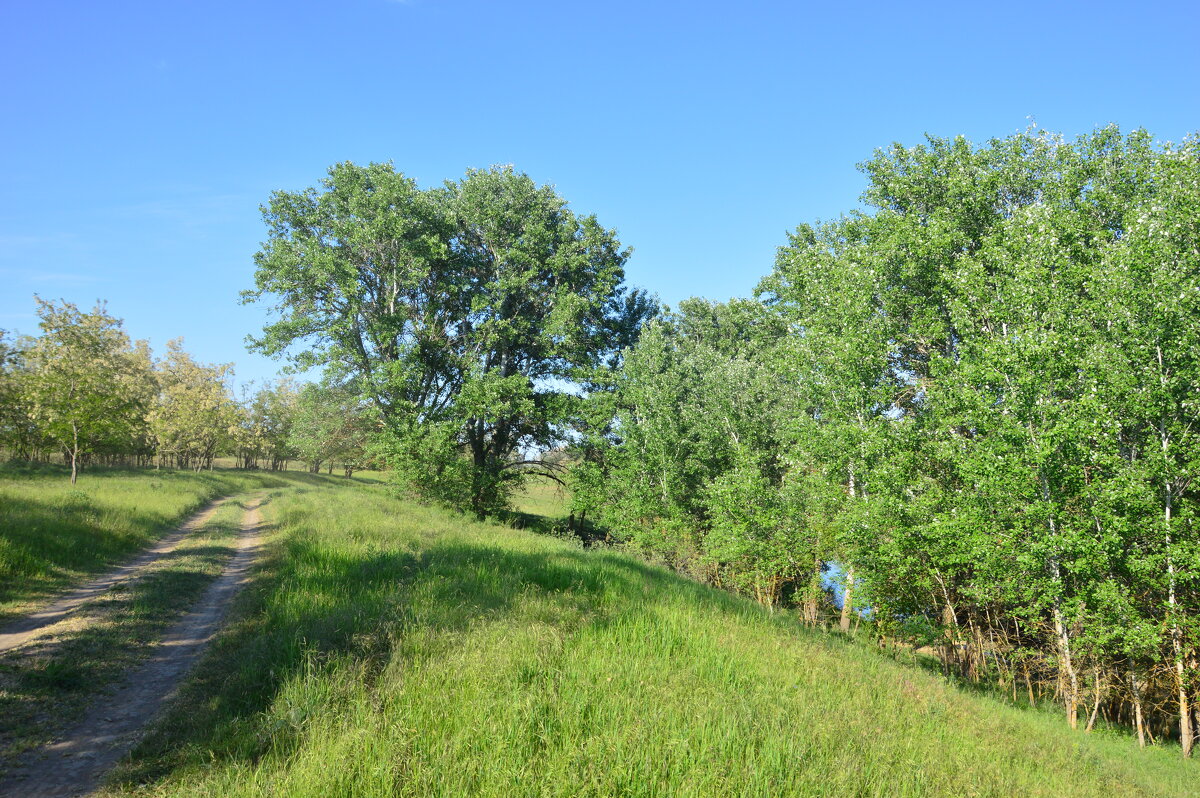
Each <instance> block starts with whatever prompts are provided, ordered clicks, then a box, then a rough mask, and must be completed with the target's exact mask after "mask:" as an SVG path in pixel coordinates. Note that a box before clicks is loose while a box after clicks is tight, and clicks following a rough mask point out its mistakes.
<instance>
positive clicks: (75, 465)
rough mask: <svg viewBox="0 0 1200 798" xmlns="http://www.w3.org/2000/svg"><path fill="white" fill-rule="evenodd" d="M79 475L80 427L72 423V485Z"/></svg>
mask: <svg viewBox="0 0 1200 798" xmlns="http://www.w3.org/2000/svg"><path fill="white" fill-rule="evenodd" d="M78 474H79V426H78V425H77V424H76V423H75V422H74V421H72V422H71V484H72V485H74V484H75V479H76V477H77V476H78Z"/></svg>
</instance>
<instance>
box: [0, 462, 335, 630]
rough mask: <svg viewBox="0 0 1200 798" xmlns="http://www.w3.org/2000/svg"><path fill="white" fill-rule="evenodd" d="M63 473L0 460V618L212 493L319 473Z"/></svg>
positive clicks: (107, 561) (136, 545)
mask: <svg viewBox="0 0 1200 798" xmlns="http://www.w3.org/2000/svg"><path fill="white" fill-rule="evenodd" d="M66 473H67V472H66V471H65V470H64V469H62V468H61V467H54V466H48V467H47V466H43V467H27V466H24V467H23V466H4V467H0V621H2V620H3V618H4V617H6V616H11V615H13V614H16V613H19V612H21V611H23V610H25V609H27V608H28V607H29V605H30V604H31V603H33V602H36V601H38V600H40V599H42V598H44V597H45V596H47V595H48V594H50V593H53V592H55V591H57V590H60V589H61V588H63V587H65V586H67V585H70V584H72V583H74V582H77V581H79V580H80V579H82V578H84V577H86V576H88V575H90V574H94V573H96V572H98V571H100V570H103V569H104V568H106V567H107V566H109V565H112V564H113V563H115V562H118V561H120V560H122V559H125V558H126V557H128V556H130V555H131V554H133V553H134V552H136V551H138V550H139V549H142V548H144V547H145V546H146V545H148V544H149V543H150V542H152V541H153V540H154V539H156V538H157V537H159V536H160V535H161V534H162V533H163V532H164V531H166V530H167V529H169V528H170V527H172V526H173V525H175V524H177V523H179V522H180V521H182V520H183V519H184V518H186V517H187V516H188V515H190V514H191V513H193V512H195V511H196V510H197V509H199V508H200V507H201V506H203V505H204V504H205V503H206V502H207V501H209V500H210V499H212V498H214V497H216V496H221V495H229V494H236V493H243V492H247V491H251V490H257V489H261V488H271V487H279V486H283V485H287V484H292V483H295V482H302V483H303V482H314V481H318V480H319V479H321V478H316V477H311V476H309V475H301V474H292V473H289V474H286V475H272V474H269V473H256V472H240V471H211V472H198V473H197V472H192V471H175V470H162V471H155V470H150V469H144V470H127V469H103V468H96V469H89V470H88V471H86V472H85V473H84V474H83V476H81V477H80V480H79V483H78V484H77V485H74V486H72V485H71V484H70V483H69V482H68V480H67V478H66V476H65V474H66ZM327 481H332V480H327Z"/></svg>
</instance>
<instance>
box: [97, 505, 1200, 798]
mask: <svg viewBox="0 0 1200 798" xmlns="http://www.w3.org/2000/svg"><path fill="white" fill-rule="evenodd" d="M268 512H269V515H270V517H271V518H272V519H273V520H274V522H275V523H276V524H277V529H276V531H275V533H274V534H275V535H276V537H275V543H274V546H275V549H274V554H273V556H272V557H271V558H270V559H269V560H268V562H267V563H266V565H265V566H264V568H263V570H262V571H261V573H260V575H259V581H258V583H257V584H256V585H255V587H254V588H253V589H252V590H251V591H248V592H247V593H246V594H245V595H244V597H243V598H244V600H243V602H242V604H241V606H240V612H241V620H240V621H238V622H237V623H235V624H234V625H233V626H232V627H231V628H230V629H229V630H228V634H227V635H226V636H225V637H224V638H223V639H222V640H221V641H220V643H219V645H218V647H217V649H216V651H214V652H213V654H212V656H211V657H210V658H209V659H208V661H207V662H206V664H205V665H204V667H202V669H201V671H200V673H199V674H198V677H197V679H196V680H195V681H194V682H193V683H192V684H191V685H190V686H189V687H188V688H187V689H186V690H185V691H184V694H183V699H182V701H181V703H180V705H179V708H178V709H177V710H175V711H174V712H173V713H172V714H171V715H170V716H169V717H168V718H167V719H166V720H165V721H164V722H163V723H162V724H161V725H160V727H159V728H158V729H157V730H156V731H155V732H154V733H153V734H152V735H151V736H150V737H149V738H148V742H147V743H145V744H144V745H143V746H142V747H141V748H140V749H139V750H138V751H137V752H136V755H135V757H134V759H133V761H132V763H130V764H128V765H127V766H126V767H125V768H124V770H123V771H121V773H120V774H119V779H120V780H119V781H118V782H116V785H117V786H116V787H115V788H114V789H117V790H118V791H124V790H129V789H133V788H134V786H135V785H137V784H142V786H141V787H140V788H139V789H140V790H142V791H144V792H145V793H146V794H155V795H206V796H240V795H247V796H248V795H287V796H329V795H339V796H341V795H347V796H351V795H352V796H396V795H400V796H406V795H411V796H462V795H482V796H514V795H537V796H587V795H591V796H611V795H637V796H641V795H644V796H662V795H694V796H726V795H729V796H732V795H739V796H741V795H745V796H752V795H754V796H758V795H761V796H777V795H814V796H815V795H888V796H893V795H914V796H916V795H922V796H924V795H944V796H960V795H995V796H1010V795H1053V796H1098V795H1106V796H1107V795H1166V796H1172V795H1178V796H1184V795H1194V794H1195V792H1196V791H1195V784H1196V783H1197V779H1200V770H1198V769H1197V768H1196V767H1195V765H1194V764H1193V763H1187V762H1182V761H1180V760H1179V758H1178V749H1176V748H1163V749H1151V750H1148V751H1139V750H1138V749H1137V748H1136V746H1135V744H1134V743H1133V742H1132V741H1131V740H1130V739H1129V738H1128V737H1127V736H1120V735H1114V736H1104V735H1099V734H1095V735H1090V736H1089V735H1084V734H1082V733H1072V732H1070V731H1068V730H1067V729H1066V728H1065V726H1064V724H1063V723H1062V721H1061V720H1060V719H1058V718H1054V717H1050V716H1048V715H1046V714H1044V713H1040V712H1031V711H1023V710H1020V709H1016V708H1014V707H1011V706H1008V705H1006V704H1004V703H1003V702H1001V701H997V700H992V699H989V698H987V697H983V696H979V695H974V694H970V693H968V692H965V691H963V690H961V689H959V688H957V687H955V686H954V685H952V684H950V683H948V682H946V681H944V680H943V679H941V678H940V677H938V676H936V675H934V674H930V673H927V672H925V671H923V670H921V669H918V668H913V667H911V666H905V665H903V664H900V663H897V662H894V661H892V660H890V659H888V658H887V657H885V656H883V655H881V654H878V653H876V652H875V651H874V650H872V649H870V648H868V647H866V646H863V645H859V644H856V643H853V642H851V641H846V640H844V639H841V638H838V637H831V636H826V635H823V634H821V633H817V632H809V631H807V630H805V629H802V628H800V627H799V626H797V625H796V624H795V623H794V622H793V620H792V619H791V618H789V617H788V616H786V615H783V614H775V615H772V614H770V613H768V612H767V611H765V610H763V609H762V608H760V607H758V606H757V605H754V604H752V603H750V602H748V601H744V600H741V599H738V598H736V597H733V596H731V595H729V594H725V593H722V592H719V591H716V590H713V589H709V588H706V587H702V586H700V585H698V584H695V583H693V582H689V581H687V580H684V579H681V578H679V577H676V576H674V575H672V574H670V573H667V572H665V571H663V570H661V569H657V568H654V567H649V566H647V565H644V564H642V563H641V562H638V561H636V560H634V559H631V558H629V557H627V556H624V555H621V554H618V553H615V552H611V551H602V550H601V551H593V550H586V551H585V550H583V549H581V548H579V547H576V546H572V545H571V544H570V543H568V542H564V541H561V540H556V539H552V538H548V537H545V536H538V535H534V534H532V533H529V532H524V531H519V530H514V529H510V528H507V527H503V526H497V525H485V524H478V523H475V522H472V521H469V520H467V519H465V518H463V517H460V516H456V515H452V514H448V513H444V512H441V511H437V510H434V509H429V508H423V507H418V506H413V505H409V504H405V503H402V502H399V501H397V500H394V499H391V498H388V497H387V496H386V495H385V494H384V493H383V492H382V491H379V490H376V489H366V488H361V487H360V488H350V487H344V488H336V489H323V488H320V489H317V488H314V489H304V488H301V489H298V490H296V491H291V492H289V493H287V494H285V495H283V496H281V497H280V498H279V499H278V500H276V501H275V502H273V503H272V504H271V505H270V506H269V507H268Z"/></svg>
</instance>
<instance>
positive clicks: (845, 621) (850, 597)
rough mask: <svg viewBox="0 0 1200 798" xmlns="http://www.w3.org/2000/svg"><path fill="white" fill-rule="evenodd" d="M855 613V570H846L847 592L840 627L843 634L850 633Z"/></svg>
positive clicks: (843, 598) (844, 594)
mask: <svg viewBox="0 0 1200 798" xmlns="http://www.w3.org/2000/svg"><path fill="white" fill-rule="evenodd" d="M853 612H854V568H853V567H851V568H847V569H846V592H845V593H843V594H842V619H841V622H840V623H839V627H840V628H841V630H842V631H843V632H849V631H850V616H851V615H852V614H853Z"/></svg>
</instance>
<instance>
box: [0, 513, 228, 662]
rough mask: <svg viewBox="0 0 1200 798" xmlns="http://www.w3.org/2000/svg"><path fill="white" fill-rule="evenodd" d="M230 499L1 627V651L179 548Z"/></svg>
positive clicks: (64, 618)
mask: <svg viewBox="0 0 1200 798" xmlns="http://www.w3.org/2000/svg"><path fill="white" fill-rule="evenodd" d="M226 501H228V498H224V499H217V500H216V501H213V502H211V503H209V504H208V505H207V506H206V507H204V509H202V510H201V511H200V512H198V513H196V514H195V515H193V516H192V517H191V518H189V519H188V520H187V521H185V522H184V523H183V524H181V525H180V527H179V529H177V530H175V531H174V532H172V533H171V534H169V535H167V536H166V537H164V538H163V539H162V540H160V541H159V542H158V543H156V544H155V545H154V546H152V547H150V548H149V549H146V550H145V551H144V552H142V553H141V554H139V555H138V556H137V557H135V558H134V559H132V560H130V561H129V562H127V563H125V564H124V565H122V566H121V567H120V568H116V569H114V570H112V571H109V572H108V573H107V574H105V575H104V576H101V577H98V578H96V579H93V580H92V581H91V582H88V583H87V584H86V585H84V586H82V587H80V588H78V589H76V590H73V591H71V592H70V593H68V594H67V595H65V596H63V597H62V598H60V599H59V600H58V601H55V602H54V603H52V604H50V605H49V606H46V607H43V608H42V609H40V610H38V611H37V612H33V613H30V614H29V615H26V616H24V617H22V618H20V619H19V620H16V621H13V622H12V623H10V624H8V625H7V626H5V627H4V628H2V629H0V653H3V652H5V651H10V650H12V649H14V648H16V647H18V646H21V645H24V644H25V643H27V642H28V641H30V640H32V639H33V638H34V637H36V636H38V635H39V634H40V633H41V632H42V630H44V629H45V628H46V627H48V626H53V625H55V624H57V623H60V622H62V621H64V620H66V619H67V617H68V616H70V615H71V614H72V613H73V612H75V611H76V610H77V609H79V608H80V607H82V606H83V605H84V604H86V603H88V602H89V601H91V600H92V599H94V598H96V596H99V595H100V594H101V593H104V592H105V591H108V590H111V589H112V588H113V587H115V586H117V585H119V584H122V583H123V582H128V581H129V580H130V579H133V578H134V577H135V576H137V573H138V572H139V571H141V570H142V569H143V568H145V567H146V566H147V565H150V564H151V563H152V562H154V561H155V560H157V559H159V558H161V557H163V556H165V555H167V554H170V553H171V552H172V551H174V550H175V549H176V548H178V546H179V544H180V543H182V542H183V539H184V538H186V537H187V536H188V535H190V534H191V533H193V532H195V531H196V530H197V529H199V528H200V527H202V526H204V525H205V524H206V523H208V520H209V519H210V518H212V516H213V513H215V512H216V511H217V508H218V507H220V506H221V505H222V504H224V503H225V502H226Z"/></svg>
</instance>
